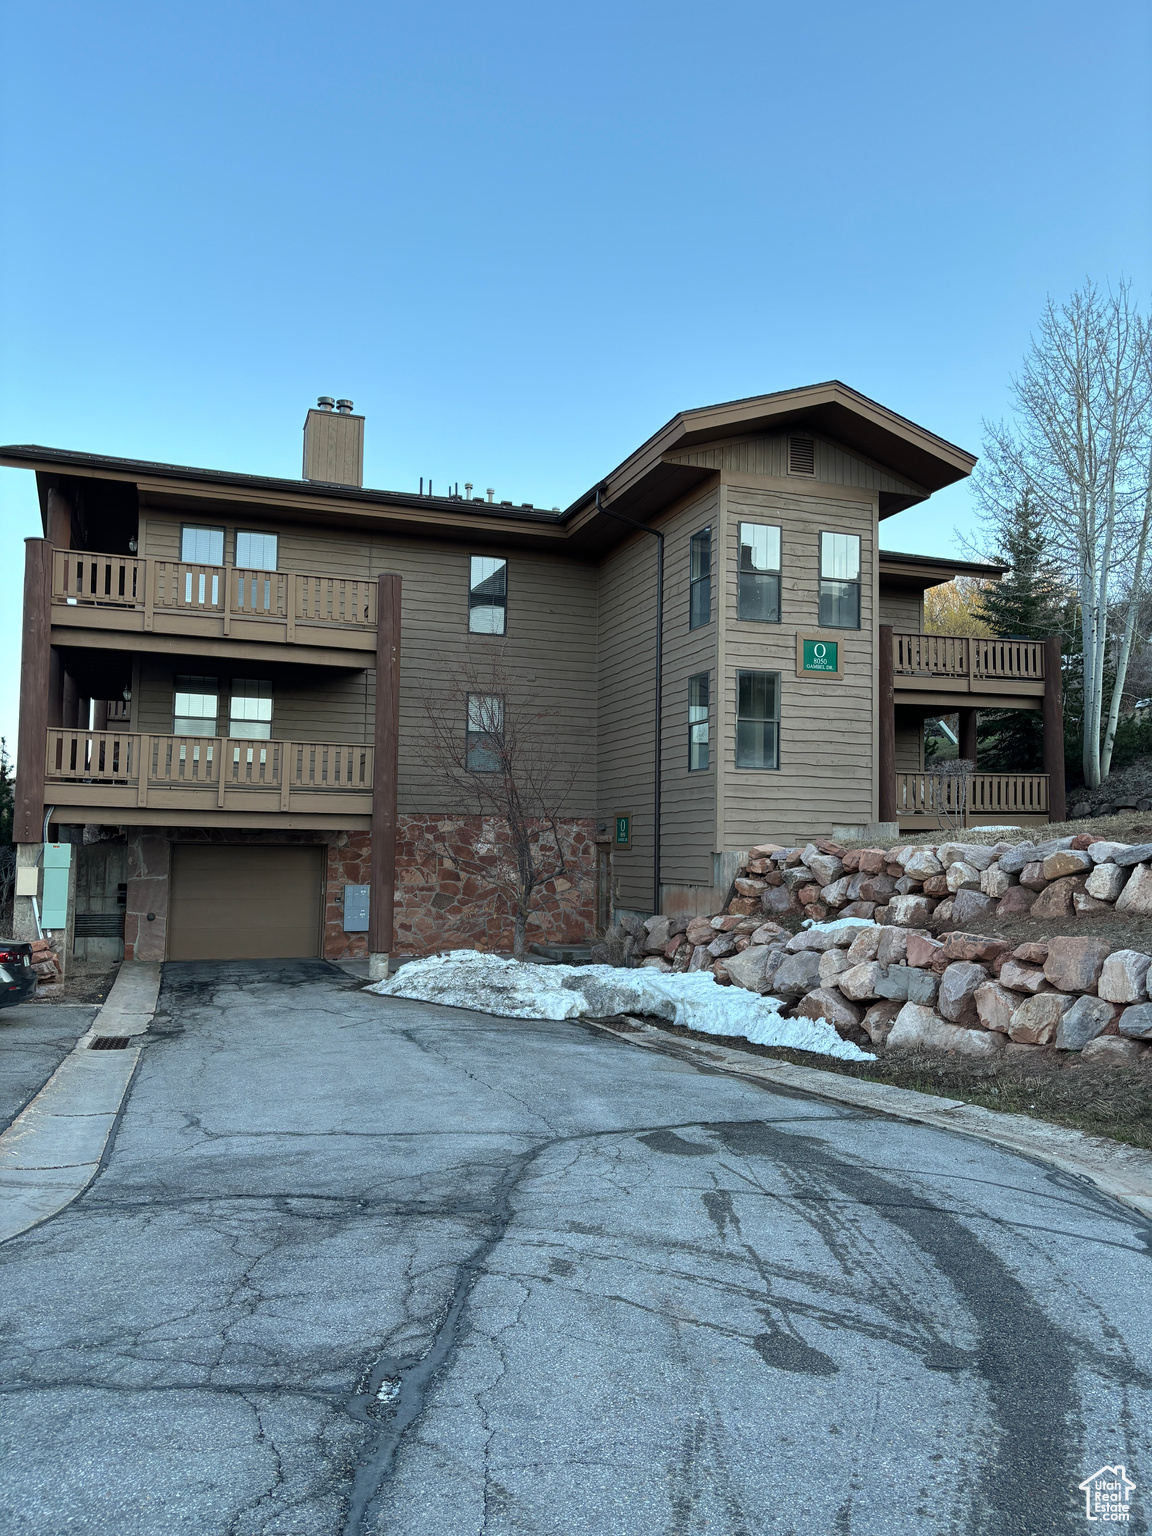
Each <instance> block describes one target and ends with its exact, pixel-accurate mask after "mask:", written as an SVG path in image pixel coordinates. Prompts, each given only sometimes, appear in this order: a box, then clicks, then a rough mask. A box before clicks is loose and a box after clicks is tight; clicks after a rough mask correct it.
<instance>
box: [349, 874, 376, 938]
mask: <svg viewBox="0 0 1152 1536" xmlns="http://www.w3.org/2000/svg"><path fill="white" fill-rule="evenodd" d="M369 889H370V887H369V886H367V885H346V886H345V887H344V932H345V933H367V932H368V892H369Z"/></svg>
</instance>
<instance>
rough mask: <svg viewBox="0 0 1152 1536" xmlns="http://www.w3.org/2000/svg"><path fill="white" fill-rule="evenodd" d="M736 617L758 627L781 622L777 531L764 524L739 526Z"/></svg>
mask: <svg viewBox="0 0 1152 1536" xmlns="http://www.w3.org/2000/svg"><path fill="white" fill-rule="evenodd" d="M736 581H737V590H736V617H737V618H738V619H751V620H753V621H754V622H756V623H759V624H779V622H780V530H779V528H773V527H771V526H770V525H769V524H767V523H741V524H740V565H739V569H738V573H737V577H736Z"/></svg>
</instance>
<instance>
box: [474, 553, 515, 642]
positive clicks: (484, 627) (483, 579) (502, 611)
mask: <svg viewBox="0 0 1152 1536" xmlns="http://www.w3.org/2000/svg"><path fill="white" fill-rule="evenodd" d="M507 623H508V562H507V560H497V559H494V558H493V557H492V556H491V555H473V556H472V560H471V568H470V571H469V577H468V628H469V630H470V631H471V633H472V634H474V635H502V634H503V633H504V631H505V629H506V628H507Z"/></svg>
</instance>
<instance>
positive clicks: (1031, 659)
mask: <svg viewBox="0 0 1152 1536" xmlns="http://www.w3.org/2000/svg"><path fill="white" fill-rule="evenodd" d="M892 650H893V656H892V661H893V666H894V669H895V673H896V678H897V680H899V679H900V678H909V677H914V678H917V679H942V678H948V679H951V678H965V679H978V680H980V681H988V682H1000V681H1003V682H1028V683H1043V681H1044V642H1043V641H1042V640H989V639H983V638H979V639H977V638H971V637H969V636H968V635H910V634H901V633H894V634H893V636H892Z"/></svg>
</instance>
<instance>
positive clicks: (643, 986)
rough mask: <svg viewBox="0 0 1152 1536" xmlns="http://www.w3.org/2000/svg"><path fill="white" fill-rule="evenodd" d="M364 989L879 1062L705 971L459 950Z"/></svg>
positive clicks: (516, 1014) (816, 1023)
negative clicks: (641, 1021)
mask: <svg viewBox="0 0 1152 1536" xmlns="http://www.w3.org/2000/svg"><path fill="white" fill-rule="evenodd" d="M847 921H848V922H855V921H858V920H857V919H852V918H849V919H847ZM827 926H829V927H832V926H837V925H834V924H829V925H827ZM865 926H871V925H868V924H865ZM366 990H367V991H369V992H375V993H378V994H379V996H381V997H406V998H411V999H413V1000H414V1001H417V1002H425V1003H443V1004H445V1005H446V1006H447V1007H449V1008H472V1009H475V1010H476V1011H477V1012H478V1013H494V1014H496V1015H497V1016H498V1017H500V1018H505V1019H603V1018H607V1017H609V1016H610V1015H612V1014H618V1013H640V1014H649V1015H651V1016H652V1017H654V1018H658V1019H665V1020H667V1022H668V1023H670V1024H679V1025H681V1026H682V1027H683V1028H685V1029H694V1030H697V1031H699V1033H700V1034H704V1035H735V1036H737V1037H741V1038H743V1039H745V1040H750V1041H752V1043H753V1044H754V1045H780V1046H789V1047H791V1048H792V1049H793V1050H798V1051H812V1052H815V1053H816V1054H819V1055H821V1056H836V1057H839V1058H840V1059H841V1060H842V1061H875V1059H876V1058H875V1056H872V1055H869V1054H868V1053H867V1052H865V1051H862V1050H861V1049H860V1047H859V1046H857V1045H853V1044H852V1042H851V1041H850V1040H842V1039H841V1038H840V1036H839V1035H838V1034H837V1033H836V1030H835V1029H834V1028H833V1026H832V1025H831V1024H830V1023H829V1022H828V1021H827V1020H826V1019H785V1018H781V1016H780V1011H779V1010H780V1009H781V1007H783V1004H782V1003H781V1001H780V999H779V998H776V997H761V996H760V995H759V994H758V993H756V992H748V991H745V989H744V988H743V987H721V986H719V985H718V984H717V983H716V981H715V980H714V979H713V978H712V976H711V975H709V974H708V973H707V972H701V971H695V972H691V973H687V972H679V971H677V972H673V973H671V974H669V975H664V974H662V973H661V972H659V971H654V970H634V971H633V970H624V969H619V968H617V967H615V966H611V965H531V964H527V963H525V962H522V961H518V960H502V959H500V958H499V956H497V955H483V954H480V953H479V952H478V951H477V950H474V949H456V950H452V951H450V952H449V953H448V954H443V955H431V956H429V958H428V959H426V960H412V961H409V963H408V964H407V965H405V966H403V967H402V968H401V969H400V970H399V971H398V972H397V974H396V975H395V976H393V977H392V979H391V980H390V981H378V982H376V983H375V984H374V985H373V986H370V987H368V988H367V989H366Z"/></svg>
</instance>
